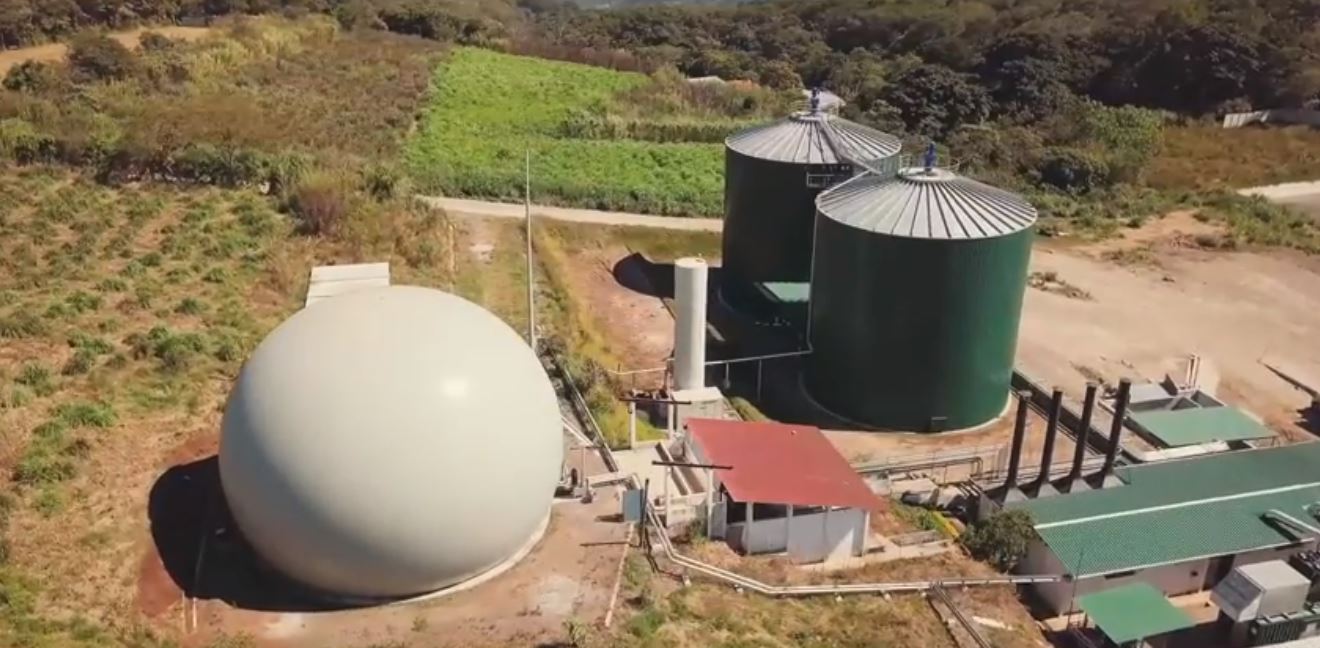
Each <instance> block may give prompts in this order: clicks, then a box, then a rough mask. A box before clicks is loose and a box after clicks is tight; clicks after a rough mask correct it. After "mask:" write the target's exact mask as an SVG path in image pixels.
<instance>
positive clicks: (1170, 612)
mask: <svg viewBox="0 0 1320 648" xmlns="http://www.w3.org/2000/svg"><path fill="white" fill-rule="evenodd" d="M1077 604H1078V607H1080V608H1081V609H1082V611H1083V612H1085V613H1086V615H1087V616H1089V617H1091V621H1093V622H1095V625H1096V627H1098V628H1100V631H1101V632H1103V633H1105V636H1107V637H1109V640H1110V641H1113V642H1114V643H1116V644H1119V645H1125V644H1129V643H1133V642H1137V641H1141V640H1143V639H1149V638H1151V637H1158V636H1160V635H1165V634H1169V633H1170V632H1177V631H1178V630H1183V629H1186V628H1190V627H1192V626H1193V625H1195V623H1194V622H1193V621H1192V619H1191V618H1190V617H1188V616H1187V614H1186V613H1185V612H1183V611H1182V610H1179V609H1178V608H1176V607H1174V606H1173V604H1172V603H1170V602H1169V599H1167V598H1165V597H1164V594H1161V593H1160V591H1159V590H1157V589H1155V588H1154V587H1151V586H1150V585H1147V584H1145V583H1133V584H1131V585H1123V586H1120V587H1115V588H1113V589H1109V590H1105V591H1103V592H1098V593H1095V594H1088V595H1086V596H1083V597H1081V598H1080V599H1078V600H1077Z"/></svg>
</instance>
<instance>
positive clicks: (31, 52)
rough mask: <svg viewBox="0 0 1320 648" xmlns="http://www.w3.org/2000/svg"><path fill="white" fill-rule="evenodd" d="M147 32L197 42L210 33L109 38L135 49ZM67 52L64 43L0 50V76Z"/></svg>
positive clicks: (181, 30)
mask: <svg viewBox="0 0 1320 648" xmlns="http://www.w3.org/2000/svg"><path fill="white" fill-rule="evenodd" d="M148 31H152V32H156V33H157V34H161V35H162V36H166V37H168V38H174V39H179V40H197V39H199V38H201V37H203V36H205V35H207V34H208V33H210V31H211V29H210V28H209V27H156V28H151V29H134V30H132V31H126V32H118V33H115V34H111V35H110V37H111V38H113V39H115V40H117V41H119V42H120V43H123V44H124V46H125V47H129V48H136V47H137V46H138V42H139V41H141V40H142V34H143V33H145V32H148ZM68 52H69V47H68V46H67V45H65V44H64V43H47V44H45V45H34V46H32V47H23V48H20V49H14V50H2V51H0V75H4V74H6V73H8V72H9V69H10V68H12V67H14V66H15V65H18V64H19V63H22V62H24V61H60V60H63V59H64V55H65V54H67V53H68Z"/></svg>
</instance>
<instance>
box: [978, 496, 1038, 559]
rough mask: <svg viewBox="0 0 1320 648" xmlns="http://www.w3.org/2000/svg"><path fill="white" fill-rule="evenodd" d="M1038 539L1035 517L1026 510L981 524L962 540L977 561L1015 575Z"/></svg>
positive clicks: (1014, 511) (1018, 510)
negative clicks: (1028, 549)
mask: <svg viewBox="0 0 1320 648" xmlns="http://www.w3.org/2000/svg"><path fill="white" fill-rule="evenodd" d="M1035 538H1036V529H1035V523H1034V522H1033V521H1032V519H1031V514H1030V513H1028V512H1026V511H1024V510H1022V509H1011V510H1006V511H1001V512H999V513H996V514H995V515H992V516H990V517H989V518H988V519H986V520H983V521H981V522H978V523H977V524H975V525H974V526H972V528H971V529H970V530H968V531H967V533H966V534H964V535H963V537H962V542H963V546H964V547H966V548H967V551H968V552H969V553H971V554H972V557H973V558H976V559H977V560H983V561H985V562H988V563H990V564H991V565H994V567H995V568H996V569H998V570H999V571H1002V572H1009V571H1012V570H1013V568H1014V567H1017V564H1018V562H1020V561H1021V560H1022V559H1023V558H1024V557H1026V555H1027V548H1028V547H1029V546H1030V545H1031V541H1032V540H1034V539H1035Z"/></svg>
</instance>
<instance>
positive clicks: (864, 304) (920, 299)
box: [805, 167, 1036, 432]
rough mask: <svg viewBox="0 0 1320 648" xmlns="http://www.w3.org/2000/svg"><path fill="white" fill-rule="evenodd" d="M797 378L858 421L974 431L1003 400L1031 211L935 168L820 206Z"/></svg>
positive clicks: (902, 174) (1015, 199) (845, 193)
mask: <svg viewBox="0 0 1320 648" xmlns="http://www.w3.org/2000/svg"><path fill="white" fill-rule="evenodd" d="M817 208H818V212H819V213H818V215H817V218H816V238H815V253H814V261H813V267H812V277H811V314H810V316H809V320H810V322H809V327H810V328H809V329H808V338H809V339H810V341H811V345H812V353H811V355H810V356H809V358H808V362H807V366H806V376H805V381H806V386H807V389H808V391H809V393H810V394H811V396H812V398H813V399H814V400H815V401H816V402H817V403H818V404H819V405H821V406H823V407H824V408H825V409H828V410H830V411H831V412H833V413H834V414H835V415H837V416H839V417H842V418H844V419H847V420H850V421H853V422H855V423H858V424H860V425H863V426H866V427H871V428H880V429H894V430H916V431H928V432H937V431H943V430H954V429H964V428H969V427H974V426H977V425H981V424H983V423H986V422H988V421H990V420H992V419H994V418H996V417H997V416H999V415H1000V414H1001V413H1002V412H1003V410H1004V408H1005V405H1006V404H1007V399H1008V395H1009V389H1010V387H1009V385H1010V381H1011V379H1012V373H1013V356H1014V353H1015V351H1016V348H1017V336H1018V322H1019V320H1020V318H1021V312H1022V299H1023V293H1024V292H1025V290H1026V280H1027V262H1028V260H1029V258H1030V256H1031V242H1032V236H1033V230H1034V224H1035V222H1036V210H1035V208H1033V207H1032V206H1031V205H1030V204H1028V203H1027V202H1026V201H1025V200H1023V199H1022V198H1021V197H1019V196H1017V195H1014V194H1012V193H1009V192H1007V191H1004V190H1001V189H997V188H994V187H990V186H988V185H985V184H982V183H980V182H977V181H975V180H971V179H969V178H964V177H961V176H958V175H956V174H954V173H952V172H950V171H946V170H942V169H938V168H931V167H925V168H913V169H903V170H900V171H898V172H897V173H896V174H890V175H875V174H866V175H863V176H859V177H857V178H855V179H853V180H851V181H849V182H846V183H844V184H842V185H839V186H837V187H835V188H834V189H832V190H830V191H829V192H826V193H824V194H822V195H821V196H820V198H819V200H818V201H817Z"/></svg>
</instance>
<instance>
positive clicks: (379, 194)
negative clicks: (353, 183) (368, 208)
mask: <svg viewBox="0 0 1320 648" xmlns="http://www.w3.org/2000/svg"><path fill="white" fill-rule="evenodd" d="M401 177H402V174H401V173H400V172H399V169H398V168H397V167H395V166H393V165H389V164H376V165H372V166H371V167H370V168H368V169H367V170H366V172H365V173H364V174H363V178H362V180H363V184H364V185H365V186H366V189H367V193H369V194H371V197H372V198H375V199H376V200H389V199H390V198H393V197H394V192H395V190H396V189H397V188H398V185H399V179H400V178H401Z"/></svg>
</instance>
